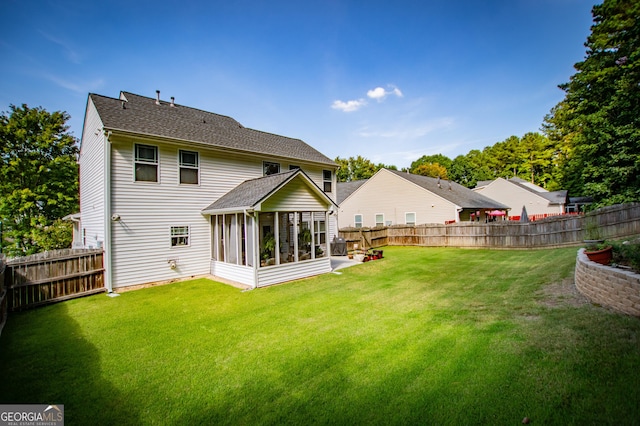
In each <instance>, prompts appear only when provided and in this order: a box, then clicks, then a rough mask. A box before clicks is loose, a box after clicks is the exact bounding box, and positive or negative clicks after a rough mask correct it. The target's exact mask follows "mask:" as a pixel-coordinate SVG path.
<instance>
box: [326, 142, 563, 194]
mask: <svg viewBox="0 0 640 426" xmlns="http://www.w3.org/2000/svg"><path fill="white" fill-rule="evenodd" d="M558 160H559V152H558V149H557V147H556V146H555V144H554V143H553V141H551V140H550V139H549V138H548V137H546V136H544V135H542V134H540V133H527V134H525V135H524V136H522V137H517V136H511V137H509V138H507V139H506V140H504V141H502V142H498V143H496V144H494V145H492V146H488V147H486V148H484V149H483V150H482V151H480V150H477V149H474V150H471V151H469V153H467V154H466V155H458V156H457V157H455V158H454V159H451V158H449V157H447V156H446V155H443V154H435V155H423V156H422V157H420V158H418V159H417V160H415V161H414V162H412V163H411V166H409V167H407V168H403V169H401V170H402V171H407V172H409V173H413V174H417V175H423V176H431V177H440V178H441V179H450V180H452V181H455V182H458V183H459V184H461V185H464V186H466V187H467V188H473V187H475V186H476V184H477V183H478V182H479V181H484V180H493V179H496V178H498V177H503V178H510V177H520V178H522V179H526V180H529V181H531V182H533V183H535V184H536V185H540V186H541V187H543V188H546V189H548V190H550V191H554V190H556V189H560V188H561V181H560V176H559V175H558V170H559V168H558ZM335 161H336V163H338V165H339V166H340V168H339V169H338V181H340V182H347V181H351V180H359V179H367V178H370V177H371V176H373V175H374V174H375V173H376V172H377V171H378V170H380V169H381V168H390V169H393V170H398V168H397V167H395V166H393V165H391V166H387V165H385V164H374V163H373V162H371V161H370V160H368V159H366V158H363V157H362V156H357V157H349V158H340V157H337V158H336V159H335Z"/></svg>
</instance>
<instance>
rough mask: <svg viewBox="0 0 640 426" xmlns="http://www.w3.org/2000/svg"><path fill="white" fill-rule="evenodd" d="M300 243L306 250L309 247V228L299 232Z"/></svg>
mask: <svg viewBox="0 0 640 426" xmlns="http://www.w3.org/2000/svg"><path fill="white" fill-rule="evenodd" d="M300 242H301V243H302V244H304V246H305V248H307V249H308V248H309V246H310V245H311V230H310V229H309V228H303V229H302V230H301V231H300Z"/></svg>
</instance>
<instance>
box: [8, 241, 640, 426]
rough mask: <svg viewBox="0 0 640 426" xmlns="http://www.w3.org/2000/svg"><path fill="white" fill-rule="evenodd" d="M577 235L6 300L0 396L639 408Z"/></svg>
mask: <svg viewBox="0 0 640 426" xmlns="http://www.w3.org/2000/svg"><path fill="white" fill-rule="evenodd" d="M576 251H577V249H575V248H570V249H556V250H536V251H495V250H494V251H491V250H461V249H441V248H438V249H430V248H410V247H388V248H385V251H384V253H385V258H384V259H382V260H377V261H375V262H370V263H365V264H362V265H358V266H355V267H351V268H348V269H345V270H342V271H341V272H342V274H341V275H336V274H327V275H324V276H320V277H316V278H312V279H306V280H301V281H297V282H294V283H289V284H285V285H279V286H274V287H270V288H265V289H260V290H255V291H248V292H241V291H240V290H238V289H236V288H233V287H230V286H226V285H222V284H219V283H216V282H212V281H209V280H204V279H201V280H193V281H188V282H182V283H176V284H172V285H166V286H162V287H155V288H150V289H145V290H139V291H134V292H128V293H124V294H122V295H121V296H120V297H117V298H109V297H106V296H105V295H97V296H92V297H88V298H84V299H77V300H73V301H68V302H65V303H60V304H57V305H52V306H48V307H45V308H41V309H36V310H32V311H27V312H23V313H17V314H13V315H11V316H10V317H9V321H8V323H7V325H6V326H5V329H4V331H3V333H2V336H1V337H0V379H1V380H0V403H43V404H45V403H46V404H53V403H58V404H64V406H65V418H66V420H67V424H70V425H72V424H83V425H84V424H251V425H253V424H327V423H331V424H367V425H369V424H384V425H388V424H490V425H496V424H500V425H502V424H505V425H507V424H512V425H515V424H520V423H521V421H522V419H523V418H524V417H528V418H530V419H531V424H538V425H547V424H562V425H567V424H576V425H584V424H616V425H620V424H638V423H639V422H640V342H639V334H640V319H638V318H633V317H628V316H625V315H621V314H616V313H613V312H610V311H608V310H606V309H603V308H600V307H597V306H592V305H590V304H588V303H585V302H584V301H583V300H582V299H581V298H580V297H579V295H577V294H575V293H574V292H573V291H572V289H573V287H572V284H571V283H572V281H571V279H572V278H571V277H572V274H573V268H574V264H575V257H576Z"/></svg>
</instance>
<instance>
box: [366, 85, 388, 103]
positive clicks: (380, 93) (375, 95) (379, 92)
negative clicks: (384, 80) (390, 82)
mask: <svg viewBox="0 0 640 426" xmlns="http://www.w3.org/2000/svg"><path fill="white" fill-rule="evenodd" d="M367 96H368V97H370V98H371V99H377V100H379V101H380V100H382V99H384V97H385V96H387V92H386V91H385V90H384V89H383V88H382V87H376V88H375V89H371V90H369V91H368V92H367Z"/></svg>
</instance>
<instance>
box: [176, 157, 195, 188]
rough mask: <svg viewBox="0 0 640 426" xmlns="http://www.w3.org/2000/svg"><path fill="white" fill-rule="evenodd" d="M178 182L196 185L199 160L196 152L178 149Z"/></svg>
mask: <svg viewBox="0 0 640 426" xmlns="http://www.w3.org/2000/svg"><path fill="white" fill-rule="evenodd" d="M178 155H179V157H180V158H179V161H180V183H184V184H190V185H197V184H198V182H199V178H198V176H199V175H200V161H199V158H198V153H197V152H193V151H183V150H180V151H179V153H178Z"/></svg>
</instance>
